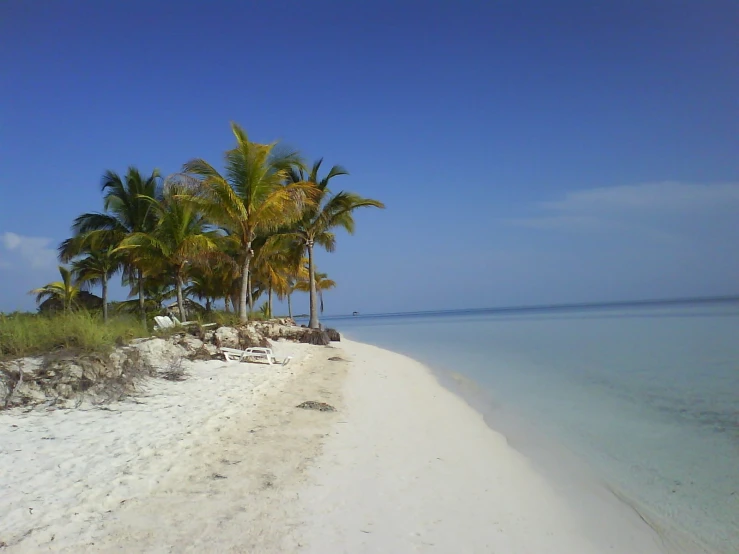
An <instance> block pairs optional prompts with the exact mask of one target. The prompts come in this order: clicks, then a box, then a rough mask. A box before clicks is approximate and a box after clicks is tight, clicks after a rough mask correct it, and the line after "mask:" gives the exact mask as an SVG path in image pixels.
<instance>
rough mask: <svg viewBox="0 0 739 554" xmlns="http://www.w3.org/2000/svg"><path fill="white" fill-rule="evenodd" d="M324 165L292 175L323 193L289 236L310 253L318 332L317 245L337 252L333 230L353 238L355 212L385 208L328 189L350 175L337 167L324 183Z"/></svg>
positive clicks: (312, 311)
mask: <svg viewBox="0 0 739 554" xmlns="http://www.w3.org/2000/svg"><path fill="white" fill-rule="evenodd" d="M322 162H323V159H320V160H318V161H317V162H315V163H314V164H313V168H312V169H311V172H310V174H309V175H306V174H305V173H304V172H303V170H302V169H300V168H298V169H294V170H293V171H291V172H290V181H291V182H308V183H312V184H313V185H314V186H315V187H316V188H317V189H318V191H319V192H318V198H317V199H316V202H315V204H313V205H311V206H308V207H307V208H306V210H305V211H304V213H303V217H302V218H301V219H300V221H298V223H297V224H296V226H295V228H294V230H292V231H290V232H289V233H288V234H292V235H293V236H296V237H297V238H298V239H299V240H300V241H301V242H302V244H303V245H304V248H305V249H306V250H307V252H308V271H309V293H310V321H309V323H308V327H310V328H312V329H317V328H318V327H319V326H320V325H319V323H318V310H316V292H317V289H316V268H315V261H314V258H313V247H314V245H316V244H318V245H320V246H323V247H324V248H325V249H326V250H327V251H328V252H333V251H334V248H335V247H336V236H335V235H334V233H333V232H332V231H331V229H333V228H335V227H341V228H343V229H345V230H346V231H347V232H348V233H349V234H353V233H354V217H353V216H352V212H353V211H354V210H356V209H357V208H365V207H374V208H384V207H385V205H384V204H383V203H382V202H380V201H379V200H372V199H371V198H363V197H361V196H359V195H358V194H354V193H352V192H345V191H341V192H339V193H336V194H333V193H332V192H331V191H330V190H329V188H328V184H329V181H330V180H331V179H333V178H334V177H338V176H339V175H348V174H349V173H348V172H347V171H346V169H344V168H343V167H341V166H339V165H335V166H333V167H332V168H331V170H330V171H329V172H328V174H327V175H326V176H325V177H324V178H323V179H319V178H318V171H319V170H320V168H321V163H322Z"/></svg>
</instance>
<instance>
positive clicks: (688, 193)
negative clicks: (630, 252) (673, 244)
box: [505, 181, 739, 238]
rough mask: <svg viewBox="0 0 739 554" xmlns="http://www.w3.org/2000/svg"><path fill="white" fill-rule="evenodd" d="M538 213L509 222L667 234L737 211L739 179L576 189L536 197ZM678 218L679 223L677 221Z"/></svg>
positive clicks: (665, 235)
mask: <svg viewBox="0 0 739 554" xmlns="http://www.w3.org/2000/svg"><path fill="white" fill-rule="evenodd" d="M533 211H534V215H531V216H527V217H519V218H509V219H507V220H505V221H506V222H507V223H509V224H512V225H515V226H519V227H528V228H532V229H549V230H554V229H558V230H563V231H596V230H600V231H619V230H620V231H639V232H642V233H646V235H647V236H650V235H651V236H654V237H660V236H661V237H662V238H666V237H667V236H670V235H671V234H672V233H673V232H674V231H677V230H678V229H679V228H684V227H686V226H687V227H690V226H691V225H690V223H691V221H692V222H694V223H706V222H707V221H706V220H709V222H710V221H713V222H714V223H715V221H716V220H717V219H718V220H728V219H730V218H732V219H733V218H735V217H736V216H737V215H739V183H722V184H688V183H680V182H673V181H664V182H658V183H645V184H641V185H622V186H615V187H598V188H591V189H584V190H578V191H572V192H568V193H566V194H565V196H564V198H562V199H560V200H554V201H546V202H538V203H536V204H535V205H534V206H533ZM676 224H679V225H676Z"/></svg>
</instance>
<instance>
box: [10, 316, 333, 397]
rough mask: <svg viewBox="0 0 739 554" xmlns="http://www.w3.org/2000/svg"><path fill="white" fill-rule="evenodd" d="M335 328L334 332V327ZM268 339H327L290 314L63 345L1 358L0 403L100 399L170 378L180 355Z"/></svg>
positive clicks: (215, 352)
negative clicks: (96, 348)
mask: <svg viewBox="0 0 739 554" xmlns="http://www.w3.org/2000/svg"><path fill="white" fill-rule="evenodd" d="M337 334H338V333H337ZM268 339H272V340H279V339H287V340H293V341H297V342H303V343H309V344H320V345H327V344H329V342H330V338H329V334H328V333H327V332H326V331H322V330H320V329H306V328H303V327H297V326H295V325H294V324H293V322H292V321H291V320H289V319H284V320H276V321H269V322H250V323H248V324H246V325H242V326H239V327H237V328H235V327H220V328H218V329H216V330H215V331H213V330H202V329H201V330H199V336H193V335H191V334H188V333H186V332H184V331H183V332H182V333H178V334H175V335H172V336H171V337H168V338H166V339H164V338H149V339H136V340H134V341H132V342H131V343H130V344H128V345H125V346H119V347H117V348H116V349H114V350H113V351H112V352H110V353H107V354H91V353H83V352H78V351H72V350H68V351H62V352H56V353H53V354H49V355H46V356H35V357H28V358H20V359H17V360H9V361H5V362H0V409H3V408H4V407H12V406H17V405H35V404H48V405H55V406H57V407H71V406H75V405H79V404H80V403H82V402H85V401H88V402H90V403H92V404H100V403H105V402H109V401H113V400H118V399H121V398H123V397H125V396H127V395H130V394H132V393H133V392H135V390H136V386H137V383H138V382H139V381H140V380H141V379H143V378H144V377H152V376H153V377H157V376H158V377H163V378H168V377H167V376H168V375H171V374H172V368H173V367H181V365H182V361H183V360H186V359H187V360H211V359H222V354H221V353H220V350H219V348H220V347H228V348H247V347H250V346H270V342H269V340H268Z"/></svg>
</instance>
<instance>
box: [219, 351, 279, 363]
mask: <svg viewBox="0 0 739 554" xmlns="http://www.w3.org/2000/svg"><path fill="white" fill-rule="evenodd" d="M221 352H222V353H223V357H224V358H225V359H226V361H227V362H232V361H239V362H243V361H245V360H246V359H247V358H256V359H262V360H264V361H266V362H267V363H268V364H269V365H273V364H276V363H277V358H275V355H274V354H273V352H272V349H271V348H263V347H261V346H254V347H251V348H247V349H245V350H239V349H238V348H225V347H221ZM290 360H292V356H288V357H286V358H285V359H284V360H282V362H281V365H287V364H288V363H289V362H290Z"/></svg>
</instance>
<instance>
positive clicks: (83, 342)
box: [0, 310, 148, 359]
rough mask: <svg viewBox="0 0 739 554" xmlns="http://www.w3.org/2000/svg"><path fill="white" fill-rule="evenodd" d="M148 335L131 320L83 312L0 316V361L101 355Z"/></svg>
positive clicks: (135, 321)
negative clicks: (71, 352) (71, 353)
mask: <svg viewBox="0 0 739 554" xmlns="http://www.w3.org/2000/svg"><path fill="white" fill-rule="evenodd" d="M147 335H148V333H147V332H146V330H145V329H144V328H143V327H142V326H141V324H140V323H139V322H138V321H137V320H136V319H135V318H133V317H130V316H129V317H125V316H123V317H116V318H112V319H110V320H109V321H108V322H107V324H103V320H102V316H101V315H99V314H93V313H90V312H88V311H86V310H79V311H70V312H62V313H58V314H55V315H53V316H48V315H43V314H28V313H14V314H0V359H7V358H16V357H21V356H30V355H34V354H43V353H47V352H51V351H53V350H57V349H61V348H73V349H78V350H80V351H84V352H105V351H107V350H109V349H110V348H111V347H112V346H114V345H115V344H116V343H121V342H128V341H130V340H131V339H133V338H136V337H140V336H147Z"/></svg>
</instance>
